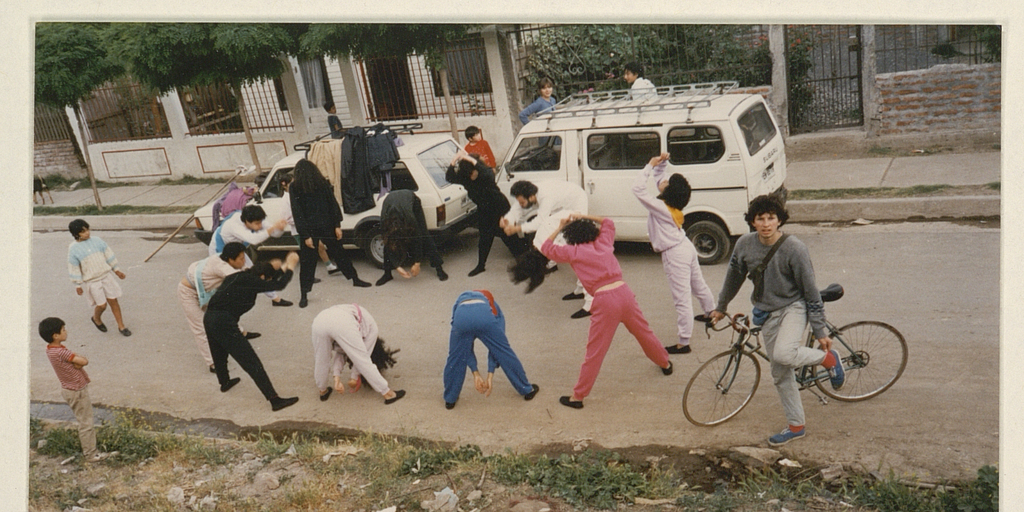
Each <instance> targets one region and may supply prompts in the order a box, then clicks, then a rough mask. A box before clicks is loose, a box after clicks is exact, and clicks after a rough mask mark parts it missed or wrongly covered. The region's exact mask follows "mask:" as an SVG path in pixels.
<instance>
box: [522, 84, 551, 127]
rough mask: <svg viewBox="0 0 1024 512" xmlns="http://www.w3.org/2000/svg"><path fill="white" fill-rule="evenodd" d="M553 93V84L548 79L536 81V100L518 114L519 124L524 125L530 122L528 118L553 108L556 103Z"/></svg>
mask: <svg viewBox="0 0 1024 512" xmlns="http://www.w3.org/2000/svg"><path fill="white" fill-rule="evenodd" d="M554 92H555V83H554V82H552V81H551V79H550V78H547V77H545V78H541V79H540V80H538V81H537V94H538V96H537V99H535V100H533V103H531V104H530V105H529V106H527V107H526V108H524V109H523V110H522V112H520V113H519V122H521V123H523V124H526V123H529V122H530V116H532V115H534V114H539V113H541V112H546V111H548V110H551V109H552V108H554V107H555V104H556V103H558V101H556V100H555V98H554V97H553V96H552V93H554Z"/></svg>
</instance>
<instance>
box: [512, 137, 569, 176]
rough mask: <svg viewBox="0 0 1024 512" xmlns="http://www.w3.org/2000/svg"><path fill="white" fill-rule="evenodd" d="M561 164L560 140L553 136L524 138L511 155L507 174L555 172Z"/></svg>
mask: <svg viewBox="0 0 1024 512" xmlns="http://www.w3.org/2000/svg"><path fill="white" fill-rule="evenodd" d="M561 162H562V138H561V137H559V136H557V135H555V136H551V135H548V136H545V137H526V138H524V139H523V140H521V141H519V147H517V148H516V152H515V153H513V154H512V159H511V160H510V161H509V164H508V172H510V173H512V174H515V173H519V172H530V171H557V170H558V169H559V166H560V165H561Z"/></svg>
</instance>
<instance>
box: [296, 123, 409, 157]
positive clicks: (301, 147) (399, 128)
mask: <svg viewBox="0 0 1024 512" xmlns="http://www.w3.org/2000/svg"><path fill="white" fill-rule="evenodd" d="M373 126H376V125H373ZM384 127H385V128H387V129H388V130H391V131H393V132H395V133H408V134H409V135H414V132H413V130H422V129H423V123H400V124H386V125H384ZM330 136H331V134H330V133H325V134H323V135H319V136H317V138H315V139H313V140H307V141H305V142H300V143H298V144H296V145H295V146H293V147H294V148H295V151H306V152H308V151H309V148H311V147H312V146H313V143H315V142H319V141H321V140H323V139H326V138H327V137H330Z"/></svg>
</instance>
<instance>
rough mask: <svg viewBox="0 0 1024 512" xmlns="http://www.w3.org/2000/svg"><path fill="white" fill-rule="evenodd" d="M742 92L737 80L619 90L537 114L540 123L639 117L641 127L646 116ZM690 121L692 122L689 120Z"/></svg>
mask: <svg viewBox="0 0 1024 512" xmlns="http://www.w3.org/2000/svg"><path fill="white" fill-rule="evenodd" d="M737 88H739V82H737V81H735V80H731V81H724V82H701V83H692V84H678V85H666V86H663V87H656V88H655V92H656V93H657V94H656V95H655V94H651V92H650V91H649V90H642V91H633V90H631V89H617V90H614V91H596V92H583V93H576V94H573V95H571V96H569V97H568V98H565V99H564V100H562V101H560V102H558V103H557V104H555V106H554V107H552V109H551V110H548V111H545V112H542V113H540V114H537V119H547V121H548V123H549V124H550V122H551V120H552V119H560V118H568V117H581V116H587V115H590V116H593V118H594V119H593V121H592V124H594V123H596V121H597V115H598V114H603V115H608V114H627V113H634V112H635V113H636V114H637V123H638V124H639V122H640V120H639V118H640V114H641V113H643V112H652V111H664V110H681V109H688V110H690V111H692V110H693V109H694V108H698V107H701V108H702V107H710V106H711V101H712V100H713V99H715V98H716V97H720V96H722V95H723V94H725V93H727V92H729V91H732V90H735V89H737ZM687 121H689V119H687Z"/></svg>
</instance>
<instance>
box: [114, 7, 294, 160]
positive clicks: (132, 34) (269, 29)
mask: <svg viewBox="0 0 1024 512" xmlns="http://www.w3.org/2000/svg"><path fill="white" fill-rule="evenodd" d="M303 30H304V26H303V25H285V24H271V23H114V24H111V25H110V26H109V27H108V29H107V30H106V31H105V33H104V41H105V42H106V44H107V46H108V47H109V49H110V53H111V54H112V55H113V56H114V57H115V58H117V59H118V60H119V61H121V62H123V63H124V65H125V67H126V68H127V69H128V71H129V72H130V73H131V74H132V76H134V77H135V78H136V79H138V80H139V81H140V82H142V83H143V84H146V85H148V86H150V87H152V88H154V89H156V90H157V91H159V92H161V93H165V92H168V91H170V90H172V89H175V88H177V87H183V86H196V85H213V84H228V86H229V87H230V88H231V92H232V94H233V95H234V97H235V98H237V101H238V113H239V116H240V118H241V121H242V129H243V131H244V133H245V140H246V142H247V143H248V145H249V153H250V155H251V156H252V162H253V164H254V165H255V166H256V169H257V172H259V171H260V170H262V167H261V165H260V161H259V157H258V156H257V154H256V146H255V144H254V143H253V139H252V130H251V128H250V126H249V120H248V117H247V115H246V110H245V101H244V99H243V97H242V94H241V87H242V86H243V85H247V84H250V83H254V82H258V81H261V80H268V79H273V78H276V77H278V76H280V75H281V74H282V73H283V72H284V71H285V70H286V69H287V67H286V66H285V61H284V60H283V59H284V57H285V56H286V55H287V54H294V53H295V52H297V49H298V36H299V35H300V34H301V33H302V31H303Z"/></svg>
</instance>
